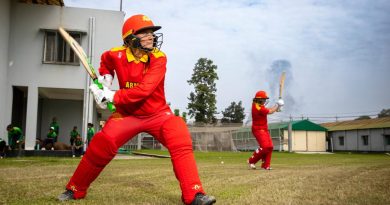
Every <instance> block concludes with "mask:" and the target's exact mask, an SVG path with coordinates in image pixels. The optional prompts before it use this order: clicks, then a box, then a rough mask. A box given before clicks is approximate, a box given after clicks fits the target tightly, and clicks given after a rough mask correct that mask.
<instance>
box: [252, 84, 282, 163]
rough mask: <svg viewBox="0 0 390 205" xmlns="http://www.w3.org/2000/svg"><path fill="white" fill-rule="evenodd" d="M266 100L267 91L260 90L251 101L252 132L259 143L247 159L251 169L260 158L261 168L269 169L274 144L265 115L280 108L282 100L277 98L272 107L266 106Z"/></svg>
mask: <svg viewBox="0 0 390 205" xmlns="http://www.w3.org/2000/svg"><path fill="white" fill-rule="evenodd" d="M267 100H268V96H267V93H266V92H265V91H262V90H261V91H259V92H257V93H256V96H255V98H254V99H253V103H252V133H253V135H254V136H255V138H256V140H257V142H258V143H259V148H257V149H256V150H255V152H253V155H252V156H251V157H250V158H249V159H248V165H249V167H250V168H251V169H256V166H255V164H256V163H257V162H258V161H259V160H262V164H261V168H262V169H265V170H271V155H272V150H273V148H274V146H273V144H272V139H271V136H270V134H269V131H268V122H267V115H269V114H272V113H274V112H276V111H278V110H280V108H281V106H283V105H284V101H283V100H282V99H279V100H278V102H277V103H276V104H275V105H274V106H273V107H270V108H266V107H265V105H266V102H267Z"/></svg>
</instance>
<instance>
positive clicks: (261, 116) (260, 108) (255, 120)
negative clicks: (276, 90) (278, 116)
mask: <svg viewBox="0 0 390 205" xmlns="http://www.w3.org/2000/svg"><path fill="white" fill-rule="evenodd" d="M268 113H269V109H268V108H266V107H265V106H264V105H260V104H257V103H252V126H253V127H255V128H257V129H264V130H268V121H267V115H268Z"/></svg>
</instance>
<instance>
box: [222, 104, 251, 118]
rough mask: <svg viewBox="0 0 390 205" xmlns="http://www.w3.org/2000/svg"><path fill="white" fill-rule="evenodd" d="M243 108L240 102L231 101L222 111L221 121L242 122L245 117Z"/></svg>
mask: <svg viewBox="0 0 390 205" xmlns="http://www.w3.org/2000/svg"><path fill="white" fill-rule="evenodd" d="M244 111H245V108H244V107H242V102H241V101H240V102H238V103H236V102H232V103H231V104H230V106H229V107H227V108H226V109H225V111H222V114H223V118H222V120H221V121H222V123H242V121H243V120H244V119H245V112H244Z"/></svg>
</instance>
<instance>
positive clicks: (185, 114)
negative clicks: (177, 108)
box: [181, 112, 187, 123]
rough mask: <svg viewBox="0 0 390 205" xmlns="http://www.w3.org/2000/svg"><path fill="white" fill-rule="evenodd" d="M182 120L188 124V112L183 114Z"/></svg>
mask: <svg viewBox="0 0 390 205" xmlns="http://www.w3.org/2000/svg"><path fill="white" fill-rule="evenodd" d="M181 118H183V120H184V122H186V123H187V113H186V112H183V113H182V114H181Z"/></svg>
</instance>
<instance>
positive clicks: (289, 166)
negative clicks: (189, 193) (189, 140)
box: [0, 150, 390, 205]
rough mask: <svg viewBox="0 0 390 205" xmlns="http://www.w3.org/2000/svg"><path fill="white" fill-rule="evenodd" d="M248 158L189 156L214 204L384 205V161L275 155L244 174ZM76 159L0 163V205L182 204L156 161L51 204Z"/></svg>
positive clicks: (129, 166)
mask: <svg viewBox="0 0 390 205" xmlns="http://www.w3.org/2000/svg"><path fill="white" fill-rule="evenodd" d="M144 152H148V153H155V154H167V152H164V151H152V150H144ZM250 155H251V153H250V152H204V153H202V152H195V157H196V160H197V165H198V170H199V175H200V178H201V180H202V183H203V187H204V188H205V190H206V192H207V193H208V194H210V195H214V196H215V197H216V198H217V204H237V205H241V204H299V205H300V204H316V205H317V204H343V205H345V204H357V205H359V204H390V197H389V196H390V156H389V155H386V154H354V153H352V154H349V153H337V154H296V153H278V152H274V153H273V159H272V167H273V168H274V170H272V171H263V170H259V169H257V170H249V169H248V168H247V164H246V160H247V158H248V157H249V156H250ZM79 161H80V158H54V157H39V158H38V157H24V158H7V159H2V160H0V183H1V186H0V204H110V205H111V204H164V205H166V204H182V203H181V200H180V197H181V193H180V188H179V185H178V182H177V180H176V178H175V176H174V173H173V170H172V165H171V161H170V159H163V158H153V159H115V160H113V161H112V162H111V163H110V164H109V165H108V166H107V167H106V168H105V170H104V171H103V172H102V174H101V175H100V176H99V177H98V178H97V179H96V180H95V181H94V182H93V183H92V185H91V187H90V189H89V190H88V195H87V197H86V198H85V199H83V200H78V201H72V202H64V203H60V202H58V201H56V197H57V196H58V194H60V193H61V192H63V191H64V186H65V184H66V183H67V181H68V180H69V178H70V176H71V175H72V174H73V171H74V170H75V168H76V166H77V165H78V163H79Z"/></svg>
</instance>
